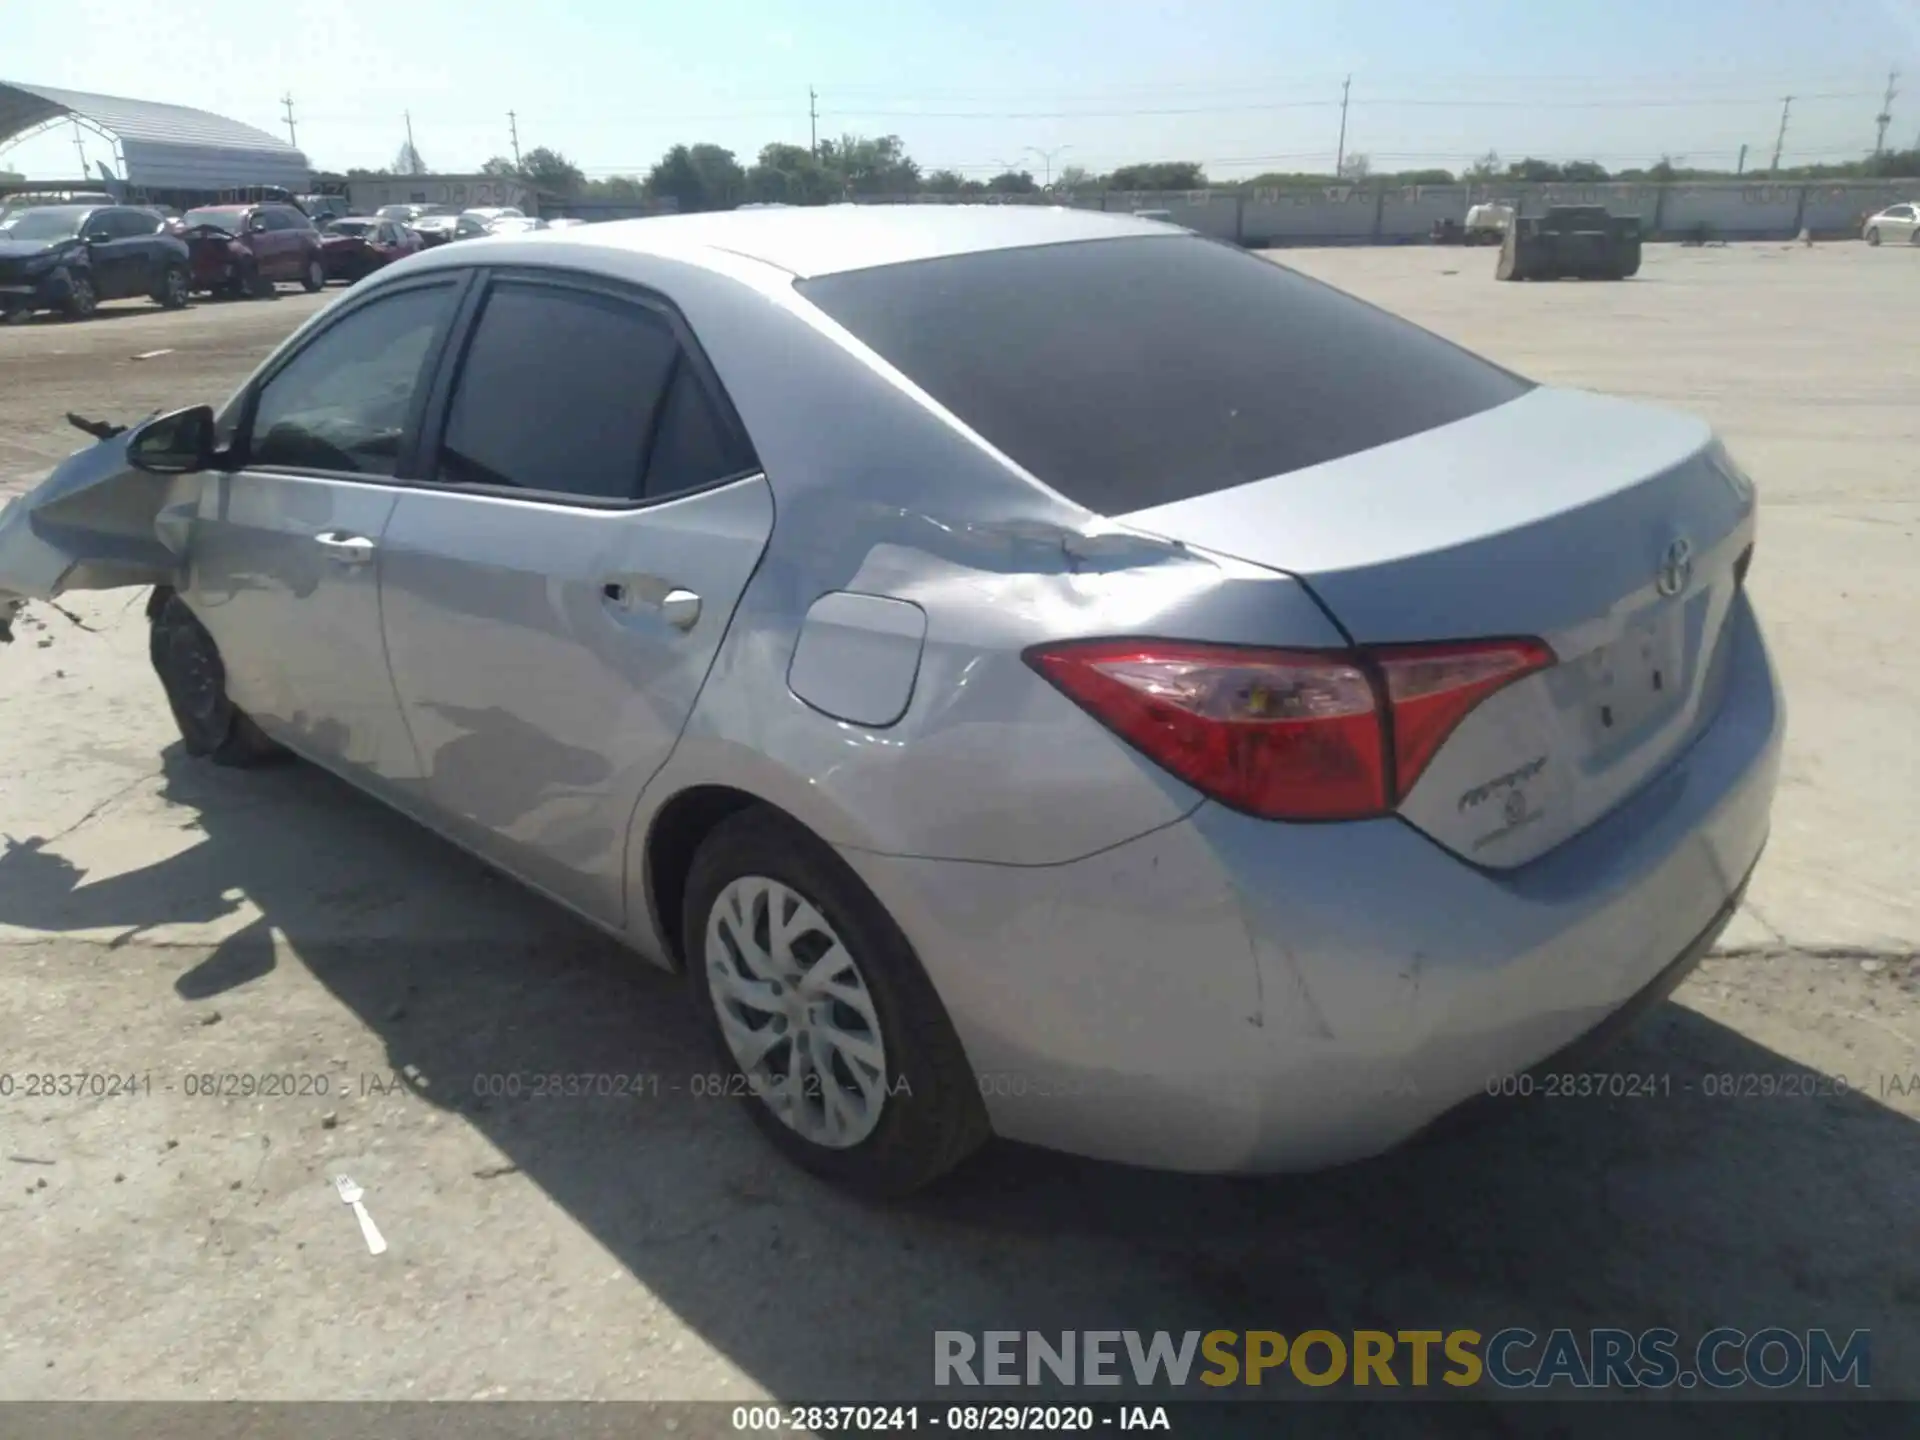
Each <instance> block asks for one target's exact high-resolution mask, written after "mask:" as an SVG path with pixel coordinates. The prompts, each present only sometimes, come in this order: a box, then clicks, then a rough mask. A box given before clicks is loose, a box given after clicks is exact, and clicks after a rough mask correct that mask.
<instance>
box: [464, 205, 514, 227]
mask: <svg viewBox="0 0 1920 1440" xmlns="http://www.w3.org/2000/svg"><path fill="white" fill-rule="evenodd" d="M460 213H461V214H462V215H471V216H473V218H474V219H476V220H478V221H479V222H480V223H481V224H482V225H491V224H493V222H494V221H496V220H507V219H514V220H524V219H525V218H526V215H527V212H526V211H524V210H522V209H521V208H520V207H519V206H518V205H474V206H471V207H469V208H468V209H465V210H462V211H461V212H460Z"/></svg>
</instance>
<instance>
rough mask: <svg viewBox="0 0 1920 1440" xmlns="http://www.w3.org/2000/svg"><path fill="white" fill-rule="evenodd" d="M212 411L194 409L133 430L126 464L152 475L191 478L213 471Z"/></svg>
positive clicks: (161, 418)
mask: <svg viewBox="0 0 1920 1440" xmlns="http://www.w3.org/2000/svg"><path fill="white" fill-rule="evenodd" d="M213 429H214V422H213V407H212V406H211V405H195V406H193V407H192V408H191V409H188V410H176V411H174V412H173V414H171V415H161V416H157V417H156V418H154V419H152V420H149V421H147V422H146V423H145V424H144V425H140V426H138V427H136V428H135V430H134V432H133V434H132V435H131V436H130V437H129V438H128V440H127V463H128V464H129V465H131V466H133V468H134V469H136V470H145V471H147V472H149V473H150V474H154V475H192V474H195V473H196V472H198V471H201V470H211V469H212V468H213Z"/></svg>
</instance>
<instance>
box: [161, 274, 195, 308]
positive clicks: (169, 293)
mask: <svg viewBox="0 0 1920 1440" xmlns="http://www.w3.org/2000/svg"><path fill="white" fill-rule="evenodd" d="M192 284H193V280H192V277H191V276H190V275H188V274H187V267H186V266H184V265H169V266H167V268H166V271H165V273H164V274H162V275H161V277H160V284H159V285H158V286H157V287H156V288H155V289H154V292H153V303H154V304H156V305H159V306H161V307H162V308H164V309H167V310H184V309H185V308H186V304H187V292H188V291H189V290H190V289H191V288H192Z"/></svg>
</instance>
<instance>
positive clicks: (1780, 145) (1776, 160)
mask: <svg viewBox="0 0 1920 1440" xmlns="http://www.w3.org/2000/svg"><path fill="white" fill-rule="evenodd" d="M1792 111H1793V96H1791V95H1789V96H1787V97H1786V99H1784V100H1782V101H1781V102H1780V133H1779V134H1778V135H1776V136H1774V138H1773V164H1771V165H1769V166H1768V167H1767V174H1769V175H1776V174H1778V173H1779V171H1780V152H1781V151H1782V150H1784V149H1785V148H1786V144H1787V116H1788V115H1789V114H1791V113H1792Z"/></svg>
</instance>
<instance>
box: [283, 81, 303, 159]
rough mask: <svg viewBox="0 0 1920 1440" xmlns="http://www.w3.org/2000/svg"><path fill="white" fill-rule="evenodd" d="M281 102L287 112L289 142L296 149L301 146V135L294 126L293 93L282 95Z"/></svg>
mask: <svg viewBox="0 0 1920 1440" xmlns="http://www.w3.org/2000/svg"><path fill="white" fill-rule="evenodd" d="M280 104H281V105H282V106H283V107H284V108H285V109H286V112H287V143H288V144H289V145H291V146H293V148H294V149H296V150H298V149H299V148H300V136H299V135H298V133H297V132H295V130H294V128H293V96H292V94H291V93H289V94H286V95H282V96H281V97H280Z"/></svg>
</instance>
